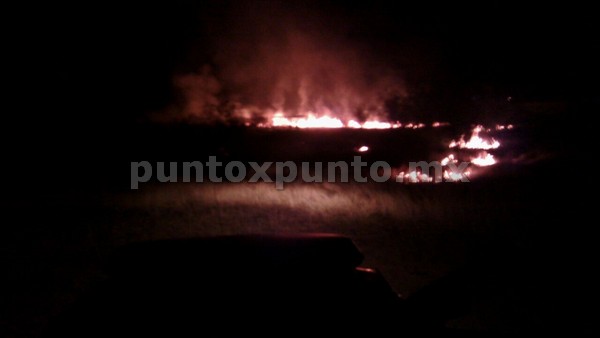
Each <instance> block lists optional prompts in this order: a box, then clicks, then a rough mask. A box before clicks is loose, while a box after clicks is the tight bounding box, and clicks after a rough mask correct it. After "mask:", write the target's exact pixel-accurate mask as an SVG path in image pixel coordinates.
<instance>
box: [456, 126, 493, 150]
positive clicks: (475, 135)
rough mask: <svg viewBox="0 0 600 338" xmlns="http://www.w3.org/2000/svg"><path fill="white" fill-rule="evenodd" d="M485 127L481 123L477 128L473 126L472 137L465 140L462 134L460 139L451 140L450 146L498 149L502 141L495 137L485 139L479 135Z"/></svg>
mask: <svg viewBox="0 0 600 338" xmlns="http://www.w3.org/2000/svg"><path fill="white" fill-rule="evenodd" d="M483 130H484V128H483V126H481V125H478V126H475V128H473V131H472V133H471V138H470V139H469V140H468V141H465V136H464V135H461V136H460V139H459V140H458V141H454V140H453V141H452V142H450V146H449V147H450V148H456V147H458V148H461V149H462V148H466V149H482V150H489V149H497V148H498V147H500V142H498V141H497V140H495V139H493V138H492V139H484V138H482V137H481V136H479V133H481V131H483Z"/></svg>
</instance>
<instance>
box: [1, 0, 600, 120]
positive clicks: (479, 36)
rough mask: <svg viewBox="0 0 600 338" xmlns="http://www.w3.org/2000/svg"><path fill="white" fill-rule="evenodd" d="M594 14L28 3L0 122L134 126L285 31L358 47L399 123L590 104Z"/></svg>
mask: <svg viewBox="0 0 600 338" xmlns="http://www.w3.org/2000/svg"><path fill="white" fill-rule="evenodd" d="M281 13H285V14H283V15H281ZM593 13H594V11H592V10H590V9H589V8H585V7H580V6H577V5H575V4H572V3H569V4H568V5H564V4H563V5H550V4H545V3H544V4H542V3H540V4H536V5H533V4H526V5H525V4H522V3H520V2H490V3H486V4H480V5H466V4H462V5H461V4H455V3H448V4H445V5H438V4H433V3H418V4H415V3H413V2H408V3H406V4H403V3H401V4H398V5H396V6H390V5H388V4H386V3H385V2H368V3H361V4H354V5H348V4H346V3H345V2H335V1H325V2H321V1H318V2H317V1H314V2H313V1H308V2H305V1H301V2H300V1H298V2H294V1H293V2H281V3H280V2H257V3H253V2H244V1H239V2H238V1H233V2H220V1H216V2H202V1H199V2H193V1H169V2H163V3H157V4H145V5H134V4H122V3H118V4H112V3H109V4H107V3H104V2H99V3H90V4H81V5H70V4H68V5H67V4H62V5H60V4H46V5H43V6H32V7H31V8H25V9H23V11H22V12H21V13H20V16H19V17H22V19H21V20H19V22H18V24H17V25H15V33H14V36H13V37H11V39H10V40H13V39H14V40H16V41H15V42H16V46H15V48H10V50H8V51H7V52H6V53H7V54H9V55H14V56H15V57H16V60H14V62H15V63H16V64H14V65H8V68H9V73H11V75H12V73H13V72H15V73H16V74H15V75H16V79H14V81H15V82H12V84H13V86H12V87H14V89H17V93H19V94H20V95H19V96H18V102H17V103H21V104H20V105H18V106H19V108H18V111H19V112H20V113H17V112H13V113H12V114H7V115H11V116H12V117H14V118H16V121H15V123H17V124H22V123H25V124H26V125H28V126H30V124H31V123H35V124H37V123H36V122H39V125H40V126H43V127H41V128H42V129H44V130H45V129H50V128H59V129H63V128H66V129H67V130H69V129H71V127H74V126H87V127H92V128H94V126H98V125H102V126H103V127H102V128H104V127H105V126H108V127H110V126H114V125H115V124H124V123H130V122H133V121H135V120H136V119H138V118H143V117H144V116H147V115H148V113H150V112H157V111H161V110H164V109H166V108H167V107H168V106H169V105H170V104H173V102H175V101H176V100H177V93H176V90H175V89H174V86H173V77H174V76H175V75H176V74H181V73H185V72H189V71H193V70H196V69H198V67H200V66H201V65H203V64H211V65H213V66H215V67H216V68H215V69H216V72H219V71H221V69H219V67H220V66H222V65H221V64H219V61H218V60H215V59H216V58H218V54H219V52H220V50H222V49H223V48H224V46H227V45H228V44H230V43H234V42H235V41H236V40H243V39H245V38H246V37H245V36H244V34H245V33H247V34H252V31H253V30H254V31H256V29H255V28H256V26H258V25H263V26H264V29H265V31H263V32H261V34H262V37H263V38H264V37H269V36H273V35H276V34H277V30H278V29H280V28H281V27H285V25H286V22H288V21H289V22H291V21H294V22H295V23H298V22H300V23H301V24H300V25H299V27H300V28H298V29H299V30H305V31H308V32H309V34H312V35H322V36H326V35H327V34H329V33H332V32H333V33H332V36H331V37H330V39H331V40H330V41H335V38H339V40H343V43H346V42H348V41H350V43H355V44H356V46H360V48H363V49H365V50H368V51H369V53H370V54H373V55H375V57H379V58H381V61H382V62H385V63H387V64H389V65H391V66H392V67H394V68H395V70H396V71H399V72H400V73H401V77H402V79H403V81H404V82H405V83H406V87H407V88H406V90H407V92H408V94H409V95H410V99H409V100H405V101H404V102H403V104H404V106H403V108H404V111H403V113H404V114H412V115H413V116H423V115H425V116H426V115H427V114H429V112H430V111H434V110H435V111H436V114H440V115H441V116H445V117H446V116H447V117H449V118H451V119H452V118H453V117H454V118H456V117H457V116H460V115H461V114H467V113H468V112H465V111H466V110H469V108H470V107H469V105H470V104H473V101H476V100H478V99H482V98H493V99H497V98H500V97H507V96H512V97H513V98H514V99H517V100H522V101H540V100H541V101H557V100H558V101H569V100H571V101H574V100H594V99H596V100H597V98H595V97H597V96H596V95H597V94H596V93H595V90H594V89H593V86H590V85H589V84H593V83H594V81H595V80H596V79H597V75H598V67H597V62H596V60H597V59H598V45H599V43H598V42H599V41H598V34H597V31H598V23H597V20H595V19H594V14H593ZM302 25H303V26H302ZM261 29H263V28H261ZM17 32H19V33H17ZM230 41H231V42H230ZM285 61H286V60H281V62H282V63H284V62H285ZM11 80H12V79H11ZM588 83H589V84H588ZM419 111H420V112H419ZM419 114H422V115H419ZM9 118H10V117H9ZM458 118H460V117H458ZM67 125H68V126H69V127H65V126H67Z"/></svg>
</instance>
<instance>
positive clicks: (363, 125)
mask: <svg viewBox="0 0 600 338" xmlns="http://www.w3.org/2000/svg"><path fill="white" fill-rule="evenodd" d="M449 125H450V123H448V122H433V123H432V124H431V127H432V128H439V127H445V126H449ZM257 127H259V128H299V129H313V128H314V129H319V128H321V129H338V128H350V129H398V128H404V129H421V128H425V127H427V125H426V124H425V123H412V122H411V123H407V124H402V123H400V122H398V121H396V122H389V121H379V120H376V119H370V120H367V121H364V122H358V121H356V120H348V121H347V122H344V121H342V120H341V119H339V118H337V117H331V116H328V115H322V116H317V115H315V114H312V113H309V114H307V115H306V116H305V117H286V116H285V114H283V113H281V112H277V113H275V114H273V116H272V117H271V119H270V122H267V123H259V124H257Z"/></svg>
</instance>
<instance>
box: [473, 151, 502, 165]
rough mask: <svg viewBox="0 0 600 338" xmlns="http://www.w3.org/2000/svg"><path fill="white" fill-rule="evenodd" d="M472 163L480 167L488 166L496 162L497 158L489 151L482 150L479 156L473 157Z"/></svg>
mask: <svg viewBox="0 0 600 338" xmlns="http://www.w3.org/2000/svg"><path fill="white" fill-rule="evenodd" d="M471 163H473V164H474V165H476V166H478V167H488V166H491V165H494V164H496V159H495V158H494V155H492V154H490V153H488V152H487V151H482V152H480V153H479V154H477V157H472V158H471Z"/></svg>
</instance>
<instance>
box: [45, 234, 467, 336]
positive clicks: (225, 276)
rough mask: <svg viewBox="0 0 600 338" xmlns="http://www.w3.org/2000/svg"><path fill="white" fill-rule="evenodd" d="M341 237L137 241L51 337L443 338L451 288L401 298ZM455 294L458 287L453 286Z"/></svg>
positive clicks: (458, 305) (453, 311)
mask: <svg viewBox="0 0 600 338" xmlns="http://www.w3.org/2000/svg"><path fill="white" fill-rule="evenodd" d="M362 259H363V256H362V254H361V253H360V252H359V251H358V249H357V248H356V247H355V246H354V244H353V243H352V241H351V240H350V239H348V238H346V237H342V236H337V235H324V234H311V235H300V236H259V235H256V236H230V237H214V238H199V239H185V240H169V241H156V242H146V243H138V244H134V245H130V246H127V247H125V248H122V249H121V250H119V251H118V252H117V253H116V254H115V255H114V256H113V257H112V259H111V261H110V262H109V263H108V264H107V272H106V273H107V279H106V281H105V282H104V283H103V284H102V285H100V286H99V287H98V288H96V290H94V291H93V292H91V293H89V294H87V295H86V296H85V297H83V298H82V299H80V300H79V301H78V302H77V303H76V304H75V305H74V306H73V307H72V308H71V309H70V310H69V311H67V313H65V314H64V315H63V316H61V317H60V318H59V320H57V321H56V322H55V323H54V325H52V326H51V330H50V331H49V334H48V336H49V337H144V336H163V337H183V336H186V337H187V336H190V337H192V336H193V337H242V336H248V335H258V336H262V337H264V336H272V337H287V336H304V337H305V336H307V335H310V336H314V335H316V336H320V335H324V334H330V335H333V336H336V337H337V336H341V335H346V334H348V335H352V336H354V335H356V334H365V335H367V336H369V337H375V336H398V335H399V334H418V335H421V334H423V335H424V334H431V333H449V332H447V331H445V330H444V329H443V324H444V321H445V320H447V319H450V318H452V317H454V316H457V315H459V314H461V313H462V312H463V311H464V310H465V304H462V303H463V301H462V300H461V299H460V296H459V294H460V292H459V293H457V294H455V293H454V292H455V291H456V285H453V283H452V282H450V283H448V282H444V283H441V284H440V285H441V286H436V285H432V286H430V287H428V288H426V289H425V290H422V292H419V293H417V294H416V295H415V296H414V297H411V298H410V299H408V300H403V299H401V298H399V297H398V296H397V295H396V294H395V293H394V292H393V290H392V289H391V288H390V287H389V285H388V284H387V282H386V281H385V280H384V278H383V277H382V276H381V275H380V274H379V272H377V271H376V270H373V269H368V268H362V267H359V265H360V263H361V262H362ZM459 289H460V288H459Z"/></svg>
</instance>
